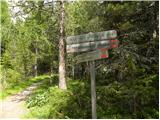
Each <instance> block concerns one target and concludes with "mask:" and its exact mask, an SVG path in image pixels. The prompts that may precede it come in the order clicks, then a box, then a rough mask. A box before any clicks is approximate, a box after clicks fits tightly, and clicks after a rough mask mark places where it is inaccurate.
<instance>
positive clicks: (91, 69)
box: [90, 61, 97, 119]
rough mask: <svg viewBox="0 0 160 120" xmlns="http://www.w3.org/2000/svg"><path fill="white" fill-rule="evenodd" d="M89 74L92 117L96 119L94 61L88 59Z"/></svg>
mask: <svg viewBox="0 0 160 120" xmlns="http://www.w3.org/2000/svg"><path fill="white" fill-rule="evenodd" d="M90 75H91V99H92V119H96V118H97V115H96V80H95V62H94V61H90Z"/></svg>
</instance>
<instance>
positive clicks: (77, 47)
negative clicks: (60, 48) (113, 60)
mask: <svg viewBox="0 0 160 120" xmlns="http://www.w3.org/2000/svg"><path fill="white" fill-rule="evenodd" d="M99 48H108V49H109V48H110V41H95V42H87V43H81V44H73V45H67V53H73V52H86V51H92V50H96V49H99Z"/></svg>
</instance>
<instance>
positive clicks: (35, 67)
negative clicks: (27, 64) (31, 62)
mask: <svg viewBox="0 0 160 120" xmlns="http://www.w3.org/2000/svg"><path fill="white" fill-rule="evenodd" d="M35 54H36V57H35V66H34V71H35V77H37V64H38V63H37V61H38V60H37V59H38V58H37V56H38V49H37V42H36V44H35Z"/></svg>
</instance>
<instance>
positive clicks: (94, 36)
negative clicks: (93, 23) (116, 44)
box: [66, 30, 117, 45]
mask: <svg viewBox="0 0 160 120" xmlns="http://www.w3.org/2000/svg"><path fill="white" fill-rule="evenodd" d="M116 37H117V32H116V31H115V30H109V31H103V32H96V33H88V34H83V35H77V36H69V37H67V39H66V43H67V45H71V44H79V43H84V42H93V41H100V40H108V39H114V38H116Z"/></svg>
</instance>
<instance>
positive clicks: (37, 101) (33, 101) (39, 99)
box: [26, 92, 48, 108]
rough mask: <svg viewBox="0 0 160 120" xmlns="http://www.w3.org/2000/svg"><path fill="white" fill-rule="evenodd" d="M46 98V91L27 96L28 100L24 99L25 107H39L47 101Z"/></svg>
mask: <svg viewBox="0 0 160 120" xmlns="http://www.w3.org/2000/svg"><path fill="white" fill-rule="evenodd" d="M47 98H48V96H47V93H45V92H44V93H41V94H36V96H34V97H33V98H32V97H29V98H28V100H27V101H26V102H27V107H28V108H30V107H34V106H39V107H41V106H42V105H43V104H45V103H47V102H48V99H47Z"/></svg>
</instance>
